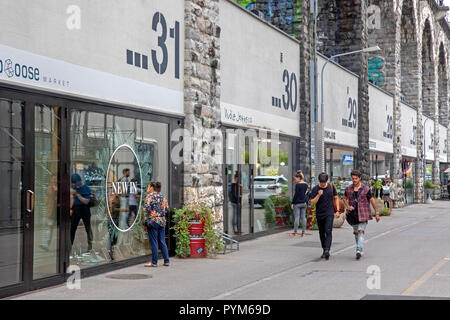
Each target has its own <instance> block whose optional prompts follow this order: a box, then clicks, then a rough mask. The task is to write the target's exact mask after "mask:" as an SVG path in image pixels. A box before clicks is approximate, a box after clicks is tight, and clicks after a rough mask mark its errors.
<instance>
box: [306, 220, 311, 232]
mask: <svg viewBox="0 0 450 320" xmlns="http://www.w3.org/2000/svg"><path fill="white" fill-rule="evenodd" d="M311 221H312V217H309V218H308V219H306V230H309V229H310V228H311Z"/></svg>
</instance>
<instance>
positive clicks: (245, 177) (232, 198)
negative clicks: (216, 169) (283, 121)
mask: <svg viewBox="0 0 450 320" xmlns="http://www.w3.org/2000/svg"><path fill="white" fill-rule="evenodd" d="M251 139H252V138H251V137H248V136H241V135H237V134H234V133H230V134H227V135H226V145H227V150H226V152H225V157H226V165H225V168H226V169H225V170H226V190H227V197H226V199H227V203H226V206H225V208H226V211H227V216H228V223H227V224H226V226H225V231H226V232H227V233H230V234H231V235H246V234H249V233H252V232H253V215H252V212H253V198H254V196H253V188H252V186H253V170H254V166H253V165H251V164H249V150H250V148H251V145H252V143H251Z"/></svg>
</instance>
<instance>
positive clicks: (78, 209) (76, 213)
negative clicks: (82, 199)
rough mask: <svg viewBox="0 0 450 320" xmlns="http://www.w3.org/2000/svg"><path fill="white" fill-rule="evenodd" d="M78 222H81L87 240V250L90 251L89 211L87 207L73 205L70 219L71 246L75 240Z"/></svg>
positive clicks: (91, 239)
mask: <svg viewBox="0 0 450 320" xmlns="http://www.w3.org/2000/svg"><path fill="white" fill-rule="evenodd" d="M80 220H83V224H84V229H86V234H87V239H88V250H91V249H92V241H93V236H92V230H91V210H90V209H89V207H88V206H87V205H84V204H82V205H75V206H73V208H72V219H71V223H70V240H71V243H72V245H73V241H74V240H75V234H76V232H77V229H78V224H79V223H80Z"/></svg>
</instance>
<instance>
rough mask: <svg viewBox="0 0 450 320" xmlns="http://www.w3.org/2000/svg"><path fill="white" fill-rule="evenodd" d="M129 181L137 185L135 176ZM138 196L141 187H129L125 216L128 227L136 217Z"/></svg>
mask: <svg viewBox="0 0 450 320" xmlns="http://www.w3.org/2000/svg"><path fill="white" fill-rule="evenodd" d="M131 182H132V183H135V185H136V186H137V182H138V181H137V179H136V178H132V179H131ZM140 197H141V188H139V187H136V188H133V189H132V188H131V187H130V196H129V200H128V216H127V225H128V227H130V226H131V225H132V224H133V222H134V220H135V219H136V217H137V214H138V204H139V202H140ZM131 217H133V219H131Z"/></svg>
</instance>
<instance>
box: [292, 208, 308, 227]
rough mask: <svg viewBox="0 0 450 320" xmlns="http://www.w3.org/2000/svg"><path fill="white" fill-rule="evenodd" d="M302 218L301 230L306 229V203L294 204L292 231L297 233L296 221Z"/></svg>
mask: <svg viewBox="0 0 450 320" xmlns="http://www.w3.org/2000/svg"><path fill="white" fill-rule="evenodd" d="M300 218H301V219H302V232H305V230H306V203H297V204H294V232H295V233H297V230H298V223H299V222H300Z"/></svg>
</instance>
